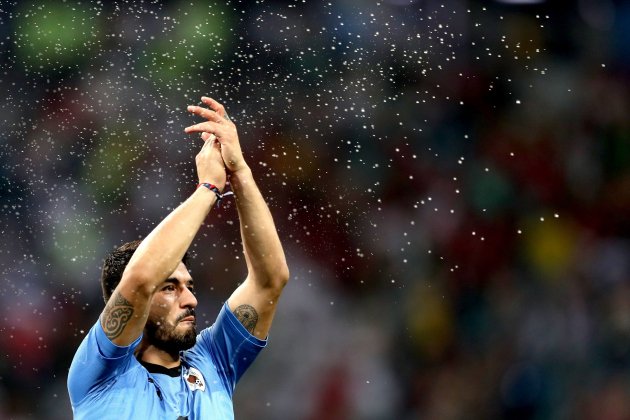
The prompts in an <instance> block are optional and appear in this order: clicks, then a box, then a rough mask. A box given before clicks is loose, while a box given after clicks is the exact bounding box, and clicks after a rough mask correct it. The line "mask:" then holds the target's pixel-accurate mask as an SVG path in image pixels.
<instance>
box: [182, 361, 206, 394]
mask: <svg viewBox="0 0 630 420" xmlns="http://www.w3.org/2000/svg"><path fill="white" fill-rule="evenodd" d="M184 379H185V380H186V384H187V385H188V388H189V389H190V390H191V391H195V390H197V389H198V390H200V391H205V390H206V381H205V380H204V379H203V376H202V375H201V372H199V371H198V370H197V369H195V368H194V367H190V368H188V372H186V373H185V374H184Z"/></svg>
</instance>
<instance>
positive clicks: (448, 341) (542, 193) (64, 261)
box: [0, 0, 630, 420]
mask: <svg viewBox="0 0 630 420" xmlns="http://www.w3.org/2000/svg"><path fill="white" fill-rule="evenodd" d="M629 28H630V3H629V2H622V1H613V0H572V1H569V0H565V1H554V2H544V1H507V0H506V1H503V2H498V1H495V2H492V1H472V0H470V1H465V0H452V1H435V0H417V1H414V0H379V1H366V0H335V1H330V2H318V1H313V0H299V1H298V0H295V1H270V0H257V1H251V2H245V1H241V0H223V1H220V2H209V1H199V2H195V1H148V0H147V1H141V2H134V1H81V2H79V1H74V0H64V1H52V0H51V1H2V2H1V5H0V54H1V58H0V70H1V71H0V92H2V96H3V100H2V101H1V102H0V133H1V139H2V140H1V147H0V194H1V202H0V241H1V246H0V276H1V277H0V417H1V418H3V419H33V418H41V419H67V418H71V409H70V403H69V399H68V396H67V391H66V377H67V371H68V367H69V364H70V361H71V359H72V356H73V354H74V351H75V349H76V348H77V346H78V345H79V343H80V341H81V340H82V338H83V337H84V335H85V333H86V331H87V330H88V329H89V328H90V327H91V326H92V325H93V324H94V322H96V320H97V317H98V315H99V313H100V311H101V309H102V307H103V301H102V297H101V291H100V286H99V274H100V267H101V264H102V259H103V256H104V255H105V253H106V252H108V251H110V250H112V249H113V248H114V247H116V246H118V245H120V244H121V243H123V242H126V241H129V240H133V239H136V238H141V237H144V236H145V235H147V234H148V233H149V232H150V231H151V229H152V228H153V227H154V226H155V225H156V224H157V223H158V222H159V221H160V220H161V219H162V218H163V217H164V216H166V215H167V214H168V213H169V211H171V210H172V209H173V208H174V207H176V206H177V204H178V203H180V202H181V201H183V200H184V199H185V198H186V197H187V196H188V195H189V194H191V193H192V191H193V190H194V187H195V182H196V177H195V167H194V156H195V154H196V152H197V150H198V149H199V147H200V144H201V140H199V138H198V137H196V136H188V135H186V134H184V132H183V129H184V127H185V126H187V125H190V124H191V123H193V122H194V121H195V118H193V117H191V116H189V115H188V113H187V112H186V106H187V105H189V104H197V103H199V97H200V96H201V95H202V94H205V95H210V96H212V97H214V98H216V99H217V100H219V101H221V102H222V103H224V104H225V106H226V108H227V110H228V112H229V114H230V115H231V116H232V118H233V119H234V121H235V122H236V124H237V126H238V127H239V134H240V137H241V142H242V144H243V149H244V150H245V153H246V157H247V160H248V162H249V164H250V166H252V168H253V171H254V174H255V176H256V178H257V180H258V183H259V186H260V188H261V190H262V191H263V194H264V195H265V197H266V198H267V200H268V202H269V205H270V208H271V211H272V213H273V215H274V217H275V220H276V224H277V226H278V229H279V232H280V235H281V238H282V240H283V243H284V246H285V250H286V254H287V257H288V260H289V265H290V269H291V281H290V283H289V285H288V286H287V288H286V290H285V294H284V295H283V297H282V302H281V304H280V305H279V309H278V314H277V316H276V319H275V323H274V327H273V329H272V332H271V335H270V342H269V345H268V348H267V349H266V350H265V351H264V352H263V353H262V354H261V355H260V357H259V359H258V361H257V363H255V364H254V365H253V367H252V368H251V369H250V371H248V373H247V374H246V375H245V376H244V377H243V379H242V381H241V382H240V383H239V386H238V387H237V391H236V395H235V410H236V416H237V418H241V419H254V418H255V419H304V420H315V419H332V420H336V419H368V420H371V419H374V420H376V419H605V420H608V419H611V420H612V419H628V418H630V383H629V377H628V375H627V372H628V367H629V365H630V241H629V238H630V217H629V215H630V118H629V116H630V84H629V83H628V82H629V80H630V53H629V52H630V29H629ZM192 252H193V254H194V256H195V258H194V260H193V263H192V264H191V267H190V268H191V271H192V274H193V277H194V278H195V280H196V283H197V285H198V286H197V287H198V290H199V295H200V296H199V300H200V307H199V311H198V312H199V315H200V323H201V325H202V326H206V325H210V324H211V323H212V322H213V320H214V318H215V316H216V314H217V312H218V310H219V308H220V306H221V303H222V302H223V301H224V300H225V299H227V297H228V296H229V294H230V293H231V291H232V290H233V289H234V288H235V287H236V285H237V283H238V282H239V281H241V280H242V279H243V277H244V275H245V269H244V268H245V264H244V261H243V258H242V255H241V245H240V238H239V233H238V218H237V215H236V209H235V208H234V206H233V203H229V200H228V203H227V205H226V206H224V207H222V208H220V209H217V210H216V211H213V212H212V213H211V214H210V215H209V216H208V219H207V223H206V225H205V226H203V227H202V229H201V231H200V234H199V235H198V236H197V238H196V240H195V242H194V245H193V247H192Z"/></svg>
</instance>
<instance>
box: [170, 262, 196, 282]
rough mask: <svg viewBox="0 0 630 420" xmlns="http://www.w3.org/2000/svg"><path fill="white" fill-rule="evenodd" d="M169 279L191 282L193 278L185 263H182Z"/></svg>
mask: <svg viewBox="0 0 630 420" xmlns="http://www.w3.org/2000/svg"><path fill="white" fill-rule="evenodd" d="M168 278H169V279H173V278H174V279H177V280H180V281H191V280H192V277H191V276H190V273H189V272H188V269H187V268H186V266H185V265H184V263H183V262H180V263H179V265H178V266H177V268H176V269H175V271H173V273H172V274H171V275H170V276H169V277H168Z"/></svg>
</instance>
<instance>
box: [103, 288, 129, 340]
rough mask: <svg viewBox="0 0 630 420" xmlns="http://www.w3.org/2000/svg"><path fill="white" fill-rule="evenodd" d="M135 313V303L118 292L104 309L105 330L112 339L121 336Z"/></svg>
mask: <svg viewBox="0 0 630 420" xmlns="http://www.w3.org/2000/svg"><path fill="white" fill-rule="evenodd" d="M131 315H133V305H132V304H131V303H130V302H129V301H128V300H127V299H125V297H124V296H123V295H121V294H120V292H117V293H116V294H115V295H114V296H112V297H111V298H110V300H109V302H107V306H106V307H105V311H103V319H102V322H101V324H102V325H103V331H104V332H105V335H106V336H107V338H109V339H110V340H113V339H115V338H117V337H119V336H120V335H121V334H122V332H123V330H124V329H125V327H126V326H127V323H128V322H129V320H130V319H131Z"/></svg>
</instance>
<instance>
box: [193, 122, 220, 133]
mask: <svg viewBox="0 0 630 420" xmlns="http://www.w3.org/2000/svg"><path fill="white" fill-rule="evenodd" d="M220 127H221V126H220V125H219V123H216V122H214V121H204V122H202V123H199V124H193V125H191V126H188V127H186V128H184V131H185V132H186V133H201V132H204V131H207V132H209V133H214V132H215V131H216V130H217V129H219V128H220Z"/></svg>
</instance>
